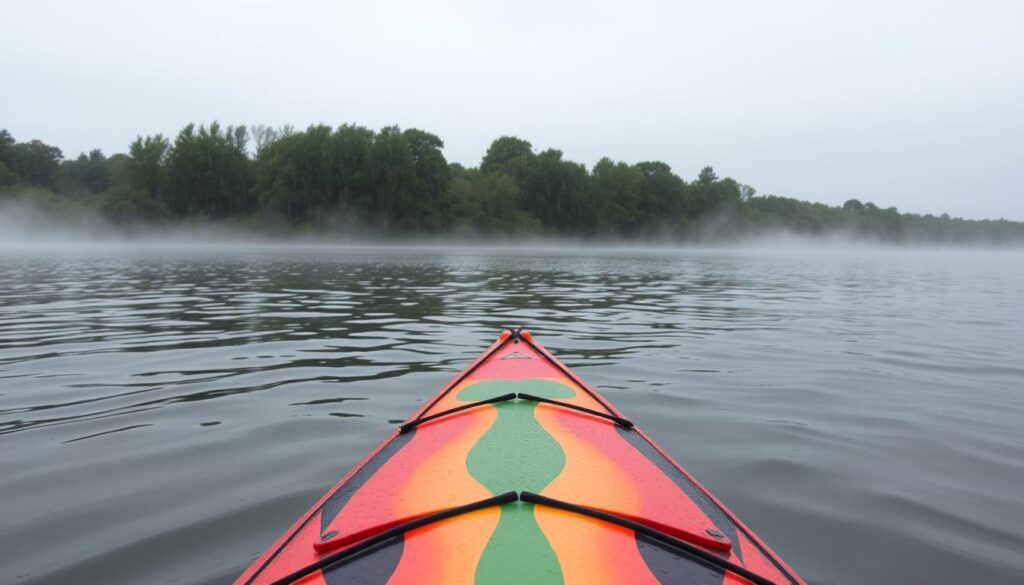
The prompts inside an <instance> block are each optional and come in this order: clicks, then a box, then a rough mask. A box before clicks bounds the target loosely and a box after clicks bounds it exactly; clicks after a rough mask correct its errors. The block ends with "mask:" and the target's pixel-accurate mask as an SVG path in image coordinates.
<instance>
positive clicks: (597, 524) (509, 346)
mask: <svg viewBox="0 0 1024 585" xmlns="http://www.w3.org/2000/svg"><path fill="white" fill-rule="evenodd" d="M627 582H628V583H680V584H683V583H686V584H695V585H703V584H721V583H726V584H729V583H803V581H802V580H800V578H799V577H797V576H796V574H795V573H794V572H793V571H792V570H791V569H790V568H789V567H787V566H786V565H785V563H783V562H782V561H781V560H780V559H778V557H777V556H776V555H775V554H774V553H773V552H772V551H771V550H770V549H769V548H768V547H767V545H765V544H764V543H763V542H761V541H760V540H759V539H758V538H757V537H756V536H755V535H754V534H753V533H752V532H751V531H750V530H749V529H748V528H746V527H745V526H744V525H743V524H742V523H741V522H739V520H737V519H736V518H735V517H734V516H733V515H732V514H731V513H730V512H729V511H728V510H727V509H726V508H725V507H724V506H723V505H722V504H721V503H720V502H718V501H717V500H716V499H715V498H714V497H713V496H711V495H710V494H709V493H708V492H707V491H706V490H705V489H704V488H703V487H702V486H701V485H700V484H699V483H697V482H696V481H695V480H694V479H693V478H692V477H690V475H689V474H687V473H686V472H685V471H683V469H682V468H681V467H680V466H678V465H677V464H676V463H675V462H673V461H672V460H671V459H670V458H669V457H668V456H667V455H666V454H665V453H664V452H662V451H661V450H660V449H659V448H658V447H657V446H656V445H655V444H654V443H653V442H652V441H651V440H650V439H649V438H648V437H647V436H646V435H645V434H644V433H643V432H642V431H640V430H639V429H637V428H636V427H635V426H634V425H633V424H632V422H630V421H629V420H628V419H626V418H624V417H623V415H622V413H620V412H619V411H617V410H616V409H615V408H614V407H613V406H612V405H610V404H609V403H608V402H607V401H606V400H604V399H603V398H602V397H601V396H600V395H599V394H597V392H596V391H594V390H593V389H592V388H590V387H589V386H587V385H586V384H585V383H584V382H583V381H582V380H580V379H579V378H578V377H577V376H576V375H575V374H573V373H572V372H571V371H570V370H569V369H568V368H566V367H565V366H564V365H562V364H561V363H560V362H559V361H558V360H557V359H555V358H554V357H553V356H551V354H549V353H548V352H547V350H545V349H544V348H543V347H542V346H540V345H539V344H538V343H537V342H536V341H534V340H533V338H532V336H531V335H530V334H529V333H528V332H526V331H518V330H512V331H505V332H503V333H502V335H501V337H500V338H499V339H498V341H496V342H495V343H494V344H493V345H492V346H491V347H490V348H489V349H488V350H487V351H485V352H484V353H483V354H482V355H481V356H480V357H479V358H477V360H476V361H474V362H473V364H472V365H470V366H469V367H468V368H467V369H466V370H464V371H463V372H462V373H461V374H460V375H459V376H457V377H456V378H455V379H454V380H453V381H452V382H451V383H449V384H448V386H446V387H445V388H444V389H442V390H441V392H440V393H438V394H437V395H436V396H435V397H434V398H433V399H432V400H431V401H430V402H428V403H427V404H426V405H425V406H424V407H423V408H422V409H420V411H419V412H417V413H416V414H415V415H413V416H412V417H411V418H410V419H409V420H407V421H406V422H405V423H404V424H403V425H402V426H401V427H400V428H399V429H396V431H395V432H394V433H392V435H391V436H390V437H388V439H387V440H385V441H384V443H382V444H381V445H380V446H379V447H378V448H377V449H376V450H374V451H373V452H372V453H371V454H370V455H369V456H367V458H366V459H364V460H363V461H362V462H361V463H360V464H359V465H358V466H357V467H356V468H355V469H354V470H353V471H352V472H350V473H349V475H347V476H346V477H345V478H344V479H342V480H341V481H340V482H339V483H338V484H337V485H336V486H335V487H334V488H333V489H332V490H331V491H329V492H328V493H327V494H326V495H325V496H324V497H323V498H322V499H321V500H320V501H319V502H317V503H316V504H315V505H314V506H313V508H312V509H310V511H309V512H307V513H306V514H305V515H304V516H303V517H302V518H300V519H299V521H298V522H297V523H296V524H295V525H294V526H293V527H292V528H291V529H290V530H289V531H288V532H286V533H285V534H284V535H283V536H282V537H281V538H280V539H278V541H277V542H276V543H274V545H272V546H271V547H270V548H269V549H268V550H267V551H266V552H265V553H263V555H261V556H260V557H259V558H258V559H256V561H255V562H254V563H253V564H252V566H250V567H249V569H248V570H247V571H245V573H243V574H242V575H241V576H240V577H239V579H238V580H237V581H236V584H239V585H242V584H244V585H256V584H268V583H303V584H313V583H322V584H328V585H330V584H334V583H366V584H370V583H391V584H404V583H419V584H431V583H437V584H455V583H537V584H542V583H581V584H582V583H588V584H592V583H627Z"/></svg>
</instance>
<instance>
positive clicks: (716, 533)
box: [706, 528, 725, 538]
mask: <svg viewBox="0 0 1024 585" xmlns="http://www.w3.org/2000/svg"><path fill="white" fill-rule="evenodd" d="M706 532H707V533H708V534H710V535H711V536H714V537H715V538H724V537H725V535H724V534H722V533H721V532H719V531H717V530H715V529H714V528H708V529H707V530H706Z"/></svg>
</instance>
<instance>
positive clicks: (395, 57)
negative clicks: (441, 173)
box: [0, 0, 1024, 220]
mask: <svg viewBox="0 0 1024 585" xmlns="http://www.w3.org/2000/svg"><path fill="white" fill-rule="evenodd" d="M0 12H2V16H0V128H7V129H9V130H10V131H11V133H12V134H13V135H14V136H15V138H16V139H18V140H28V139H32V138H39V139H41V140H43V141H45V142H47V143H51V144H54V145H56V146H59V147H60V148H61V149H63V151H64V154H65V156H76V155H77V154H78V153H79V152H80V151H83V150H89V149H91V148H101V149H102V150H103V151H104V152H105V153H107V154H111V153H114V152H119V151H124V150H125V149H126V148H127V144H128V142H129V141H131V140H132V139H133V138H134V137H135V136H136V135H137V134H151V133H157V132H162V133H164V134H166V135H171V136H173V135H174V134H175V133H176V132H177V130H178V129H179V128H180V127H181V126H182V125H184V124H185V123H187V122H189V121H196V122H203V121H210V120H214V119H216V120H220V121H221V122H222V123H225V124H250V123H255V122H262V123H267V124H272V125H280V124H285V123H291V124H293V125H295V126H296V127H299V128H302V127H305V126H306V125H308V124H310V123H318V122H324V123H328V124H331V125H338V124H341V123H346V122H349V123H357V124H361V125H365V126H370V127H373V128H379V127H381V126H385V125H391V124H398V125H400V126H403V127H418V128H422V129H425V130H429V131H432V132H434V133H436V134H438V135H439V136H440V137H441V138H442V139H443V140H444V141H445V145H446V147H445V154H446V155H447V157H448V159H449V160H451V161H458V162H461V163H463V164H467V165H476V164H478V162H479V160H480V157H481V156H482V154H483V152H484V151H485V150H486V148H487V146H488V144H489V143H490V142H491V140H493V139H494V138H495V137H497V136H500V135H504V134H513V135H516V136H520V137H522V138H525V139H527V140H529V141H531V142H532V143H533V145H534V146H535V147H537V148H539V149H542V148H549V147H556V148H560V149H562V150H563V151H564V152H565V155H566V157H567V158H570V159H572V160H576V161H579V162H583V163H585V164H587V165H588V166H591V165H593V164H594V163H595V162H596V161H597V160H598V159H599V158H600V157H602V156H609V157H611V158H613V159H616V160H624V161H627V162H638V161H643V160H662V161H665V162H667V163H669V164H670V165H671V166H672V167H673V169H675V171H676V172H677V173H679V174H680V175H682V176H683V177H685V178H687V179H689V178H692V177H694V176H696V174H697V172H698V171H699V169H700V168H701V167H702V166H704V165H706V164H710V165H713V166H714V167H715V169H716V171H718V173H719V174H720V175H727V176H731V177H734V178H735V179H737V180H739V181H741V182H744V183H749V184H751V185H753V186H754V187H755V188H757V190H758V192H759V193H763V194H767V193H774V194H778V195H788V196H792V197H798V198H801V199H808V200H813V201H821V202H825V203H830V204H840V203H842V202H843V201H845V200H846V199H848V198H851V197H857V198H860V199H862V200H865V201H874V202H876V203H877V204H878V205H880V206H882V207H889V206H896V207H898V208H899V209H900V210H902V211H914V212H921V213H936V214H938V213H942V212H944V211H945V212H949V213H951V214H953V215H958V216H964V217H973V218H982V217H991V218H996V217H1006V218H1009V219H1017V220H1024V33H1022V31H1024V1H1021V0H1009V1H1005V2H995V1H989V0H983V1H979V0H973V1H967V0H963V1H960V2H942V1H936V0H928V1H908V0H901V1H898V2H892V1H889V2H871V1H864V0H859V1H852V2H829V1H823V0H815V1H801V2H786V1H781V0H774V1H770V2H769V1H730V0H705V1H704V2H699V3H698V2H645V1H636V0H633V1H629V2H626V1H622V0H620V1H617V2H599V1H595V0H589V1H587V2H557V1H552V0H548V1H544V2H534V1H518V2H501V3H498V2H439V1H434V2H429V1H420V2H386V1H380V0H373V1H360V2H342V1H330V0H324V1H319V2H313V1H305V2H300V1H289V2H256V1H249V2H214V1H210V0H208V1H203V2H187V1H178V2H142V1H138V0H132V1H124V2H120V1H118V2H114V1H110V2H99V1H97V2H49V1H40V0H32V1H24V2H15V1H6V2H3V7H2V11H0Z"/></svg>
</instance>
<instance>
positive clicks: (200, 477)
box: [0, 246, 1024, 585]
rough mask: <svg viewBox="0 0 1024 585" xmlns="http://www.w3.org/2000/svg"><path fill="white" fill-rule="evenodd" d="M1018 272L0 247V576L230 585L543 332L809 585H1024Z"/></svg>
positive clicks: (686, 259) (971, 257) (876, 262)
mask: <svg viewBox="0 0 1024 585" xmlns="http://www.w3.org/2000/svg"><path fill="white" fill-rule="evenodd" d="M1022 299H1024V255H1021V254H1019V253H995V252H988V253H986V252H971V253H968V252H948V253H922V252H899V253H884V252H870V253H843V252H827V251H825V252H821V251H819V252H792V251H790V252H769V251H765V252H738V251H687V252H675V253H669V252H645V251H639V250H636V251H618V252H614V251H595V252H591V253H583V252H579V251H576V252H574V251H561V252H559V251H543V250H530V249H527V250H521V251H518V252H505V253H500V252H489V251H486V250H457V249H452V250H430V249H426V250H424V249H420V250H402V249H348V250H344V249H337V248H325V247H321V248H294V247H293V248H286V247H282V248H258V247H248V248H247V247H241V246H239V247H233V248H230V249H227V250H224V251H221V252H217V253H204V252H202V251H201V248H199V247H195V248H188V247H177V248H161V247H155V246H154V247H135V248H132V249H129V248H127V247H111V248H103V247H93V248H85V249H77V250H71V249H51V250H48V251H31V250H24V249H22V250H10V249H9V250H7V251H6V252H3V253H0V469H2V470H3V472H2V474H0V582H15V583H68V582H78V583H99V582H103V583H183V584H192V583H225V582H229V581H231V580H232V579H233V578H234V577H235V576H236V575H237V574H238V573H240V572H241V571H242V570H243V568H244V567H245V566H247V565H248V564H249V562H250V561H251V560H252V559H253V558H254V557H255V555H257V554H258V553H259V552H260V551H262V550H263V549H264V548H265V547H266V546H268V545H269V544H270V543H271V542H272V541H273V540H274V539H275V538H276V537H277V536H278V535H279V534H280V533H282V532H283V531H284V530H285V529H286V528H287V527H288V526H289V525H290V524H291V523H292V522H293V521H294V520H295V518H297V517H298V516H299V514H301V513H302V512H303V511H305V510H306V508H307V507H308V506H309V505H310V504H311V503H312V502H313V501H314V500H316V499H317V498H318V497H319V496H320V495H321V494H322V493H323V492H324V491H325V490H326V489H327V488H328V487H329V486H330V485H332V484H333V483H334V482H335V481H337V479H338V478H339V477H340V476H341V475H343V474H344V473H345V472H346V471H347V470H348V469H349V468H350V467H351V466H353V465H354V464H355V463H356V462H357V461H358V460H359V459H361V458H362V457H363V455H365V454H366V453H367V452H368V451H369V450H370V449H371V448H372V447H373V446H374V445H376V443H377V442H379V441H380V440H381V439H382V438H383V437H384V436H385V435H386V434H387V433H388V432H389V431H390V430H391V429H392V428H393V427H394V425H395V423H396V422H398V421H400V420H401V419H404V418H405V417H406V416H407V415H409V414H410V413H411V412H412V411H413V410H414V409H415V408H417V407H418V406H419V405H420V404H421V403H422V401H423V400H424V399H426V398H428V397H429V396H430V395H432V394H433V393H434V392H435V391H436V390H437V389H438V388H439V387H440V386H441V385H442V384H443V383H445V382H446V381H447V380H448V379H449V378H450V377H451V376H453V375H454V374H455V373H456V372H457V371H458V370H459V369H461V368H462V367H463V366H464V365H465V364H467V363H468V362H469V361H470V360H471V359H472V358H473V357H475V356H476V355H477V354H478V353H479V352H480V351H481V350H483V349H484V348H485V347H486V346H487V345H488V344H489V343H490V342H491V341H492V340H493V339H494V338H495V337H496V336H497V334H498V332H499V331H500V329H501V328H502V326H504V325H509V324H518V323H524V324H527V325H529V326H531V329H532V330H533V331H534V332H535V334H536V335H537V337H538V339H539V340H540V341H541V342H542V343H544V344H545V345H546V346H547V347H548V348H549V349H551V350H552V351H553V352H554V353H555V354H557V355H558V356H559V357H561V358H562V359H563V360H564V361H565V362H567V363H568V364H569V366H570V367H573V368H574V369H575V370H576V371H577V372H578V373H580V374H581V375H582V376H583V377H584V378H585V379H586V380H588V381H590V382H591V383H592V384H593V385H595V386H597V387H598V388H599V389H600V390H601V391H603V392H604V393H605V394H606V396H607V397H608V398H609V399H611V400H612V402H614V403H615V404H616V405H618V406H619V407H620V408H621V409H622V410H623V411H625V412H626V413H627V415H629V416H630V417H631V418H632V419H633V420H635V421H637V422H638V423H639V424H640V425H641V426H642V427H644V428H645V429H646V430H647V431H648V432H649V433H650V434H651V435H652V436H653V437H654V438H655V440H657V441H658V442H659V443H660V444H661V445H662V446H663V447H664V448H665V449H666V450H667V451H668V452H669V453H670V454H671V455H673V456H674V457H676V458H677V459H678V460H679V461H680V462H681V463H682V464H683V465H684V466H686V467H687V468H688V469H689V470H690V471H691V472H693V473H694V474H695V475H696V476H697V477H698V478H699V479H700V480H701V481H702V482H703V483H705V485H707V486H708V487H709V488H710V489H711V490H712V491H713V492H714V493H715V494H717V495H718V496H719V497H720V498H721V499H723V500H724V501H725V502H726V503H727V504H728V505H729V506H730V507H731V508H732V509H733V510H734V511H735V512H736V513H737V514H738V515H739V516H740V517H741V518H743V519H744V520H745V521H746V522H747V524H749V525H750V526H751V527H753V528H754V530H756V531H757V532H758V533H759V534H760V535H761V536H762V537H763V538H764V539H765V540H767V542H768V543H769V544H771V545H772V546H773V548H775V549H776V551H777V552H779V553H780V554H781V555H782V556H783V557H784V558H785V559H786V560H787V561H788V562H789V563H790V564H791V565H793V566H794V567H795V568H796V569H797V570H798V571H800V572H801V573H802V574H803V575H804V576H805V577H806V578H807V579H808V580H809V581H811V582H813V583H837V584H858V583H877V584H885V583H906V582H920V583H924V582H927V583H932V584H942V583H950V584H953V583H956V584H961V583H986V584H989V585H995V584H1000V583H1019V582H1020V580H1021V575H1022V574H1024V552H1022V551H1024V504H1022V492H1024V397H1022V390H1024V360H1022V359H1021V358H1022V350H1024V302H1022Z"/></svg>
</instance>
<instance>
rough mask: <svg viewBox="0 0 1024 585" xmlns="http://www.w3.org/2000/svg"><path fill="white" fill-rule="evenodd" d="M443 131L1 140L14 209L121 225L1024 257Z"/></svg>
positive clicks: (990, 225) (946, 229) (851, 211)
mask: <svg viewBox="0 0 1024 585" xmlns="http://www.w3.org/2000/svg"><path fill="white" fill-rule="evenodd" d="M443 147H444V143H443V142H442V140H441V139H440V138H439V137H438V136H436V135H434V134H431V133H430V132H426V131H423V130H418V129H414V128H410V129H405V130H403V129H401V128H399V127H397V126H389V127H386V128H382V129H381V130H379V131H375V130H372V129H369V128H365V127H362V126H356V125H348V124H346V125H342V126H338V127H331V126H326V125H313V126H310V127H308V128H306V129H305V130H296V129H294V128H292V127H290V126H283V127H279V128H274V127H269V126H266V125H254V126H251V127H246V126H222V125H220V124H218V123H217V122H213V123H211V124H208V125H206V124H201V125H198V126H197V125H195V124H188V125H186V126H185V127H184V128H182V129H181V131H179V132H178V134H177V135H176V136H175V137H174V138H173V140H171V139H169V138H166V137H164V136H163V135H160V134H156V135H150V136H139V137H137V138H136V139H135V140H134V141H133V142H132V143H131V144H129V145H128V149H127V152H125V153H118V154H114V155H112V156H109V157H108V156H105V155H104V154H103V153H102V152H101V151H100V150H92V151H91V152H89V153H82V154H80V155H79V156H78V157H77V158H73V159H65V158H64V156H63V153H62V152H61V150H60V149H59V148H57V147H54V146H51V145H48V144H45V143H43V142H41V141H39V140H31V141H28V142H18V141H16V140H15V139H14V137H13V136H11V134H10V133H9V132H8V131H6V130H0V200H3V199H19V200H28V201H31V202H32V203H33V204H36V205H38V206H41V207H43V208H44V209H46V210H48V211H50V212H52V213H55V214H64V215H68V214H76V213H99V214H101V215H102V216H103V217H105V218H106V219H108V220H109V221H111V222H113V223H115V224H127V225H154V224H169V223H175V222H182V221H185V222H188V221H216V222H236V223H241V224H242V225H245V226H248V227H251V228H254V229H257V230H267V231H274V232H288V231H294V230H299V229H306V230H315V231H318V232H326V233H340V234H345V235H357V236H358V235H366V234H368V233H383V234H386V235H390V236H406V235H409V236H422V235H467V236H469V235H471V236H478V237H488V236H511V235H544V236H565V237H574V238H602V237H615V238H625V239H638V240H642V239H653V238H659V239H671V240H679V241H702V240H708V239H726V238H734V237H744V236H752V235H759V234H765V233H772V232H775V231H779V230H786V231H789V232H794V233H798V234H806V235H814V236H822V235H829V234H845V235H851V236H863V237H869V238H872V239H877V240H881V241H889V242H906V241H920V242H950V243H972V242H979V243H982V242H983V243H1011V242H1012V243H1024V223H1022V222H1012V221H1006V220H965V219H958V218H951V217H949V216H948V215H946V214H943V215H940V216H934V215H918V214H910V213H900V212H899V211H898V210H897V209H896V208H893V207H890V208H887V209H882V208H879V207H877V206H875V205H874V204H872V203H862V202H861V201H859V200H857V199H851V200H849V201H847V202H846V203H845V204H844V205H842V206H829V205H824V204H821V203H811V202H807V201H800V200H796V199H792V198H786V197H779V196H775V195H768V196H760V195H757V193H756V191H755V189H754V188H752V187H750V186H748V185H745V184H742V183H740V182H738V181H736V180H734V179H732V178H728V177H726V178H721V177H719V176H718V175H717V174H716V173H715V171H714V169H712V168H711V167H710V166H708V167H704V168H703V169H702V170H701V171H700V172H699V173H698V174H697V176H696V177H694V178H693V179H690V180H687V179H684V178H682V177H680V176H679V175H677V174H676V173H675V172H674V171H673V170H672V168H671V167H670V166H669V165H667V164H665V163H663V162H658V161H649V162H640V163H635V164H628V163H624V162H617V161H613V160H611V159H609V158H603V159H601V160H599V161H598V162H597V163H596V164H594V165H593V166H592V167H591V168H589V169H588V168H587V167H586V166H585V165H583V164H581V163H578V162H574V161H571V160H567V159H565V157H564V155H563V153H562V152H561V151H560V150H557V149H547V150H541V151H538V150H537V149H535V148H534V147H533V146H532V145H531V144H530V143H529V142H527V141H526V140H523V139H521V138H517V137H513V136H503V137H500V138H498V139H496V140H494V142H492V143H491V145H490V147H489V148H488V149H487V152H486V153H484V155H483V158H482V160H481V162H480V164H479V165H478V166H477V167H473V168H466V167H464V166H462V165H460V164H458V163H449V162H448V161H447V160H446V159H445V157H444V153H443Z"/></svg>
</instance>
